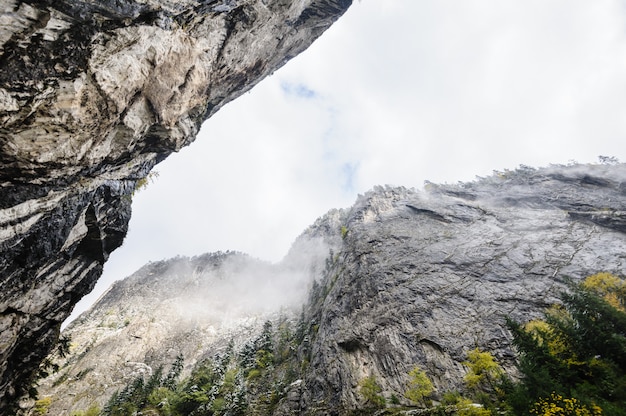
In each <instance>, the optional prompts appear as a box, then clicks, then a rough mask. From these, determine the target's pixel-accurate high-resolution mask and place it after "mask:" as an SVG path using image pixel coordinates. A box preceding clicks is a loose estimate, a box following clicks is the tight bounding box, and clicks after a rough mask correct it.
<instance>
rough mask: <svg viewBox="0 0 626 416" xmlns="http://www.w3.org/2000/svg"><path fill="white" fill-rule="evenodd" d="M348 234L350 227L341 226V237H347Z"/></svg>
mask: <svg viewBox="0 0 626 416" xmlns="http://www.w3.org/2000/svg"><path fill="white" fill-rule="evenodd" d="M347 236H348V227H346V226H345V225H342V226H341V238H343V239H345V238H346V237H347Z"/></svg>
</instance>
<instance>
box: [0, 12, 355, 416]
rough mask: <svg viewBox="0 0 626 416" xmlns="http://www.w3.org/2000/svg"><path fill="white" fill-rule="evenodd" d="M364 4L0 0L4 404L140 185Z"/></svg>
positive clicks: (81, 287)
mask: <svg viewBox="0 0 626 416" xmlns="http://www.w3.org/2000/svg"><path fill="white" fill-rule="evenodd" d="M350 3H351V1H350V0H298V1H296V0H142V1H133V0H122V1H119V0H115V1H113V0H98V1H92V0H79V1H74V0H55V1H51V0H24V1H21V0H0V22H1V24H0V56H1V58H0V247H1V252H0V285H1V287H2V293H1V294H0V332H1V334H2V341H1V343H0V412H1V413H4V412H3V410H2V409H4V408H5V407H6V406H7V404H8V403H9V402H11V401H13V400H14V399H15V397H17V396H19V395H20V394H21V393H23V391H24V389H25V388H26V387H27V386H28V385H29V384H30V383H31V379H32V376H33V371H34V370H35V369H36V368H37V365H38V364H39V362H40V361H41V359H42V358H43V357H44V356H45V355H46V354H47V353H48V352H49V351H50V349H51V347H52V346H53V344H54V343H55V341H56V339H57V336H58V330H59V326H60V324H61V322H62V321H63V320H64V319H65V318H66V317H67V316H68V314H69V312H70V311H71V309H72V307H73V305H74V304H75V303H76V302H77V301H78V300H79V299H80V298H81V297H82V296H83V295H84V294H85V293H87V292H89V291H90V289H91V288H92V287H93V285H94V283H95V281H96V279H97V278H98V277H99V275H100V274H101V270H102V265H103V263H104V262H105V261H106V259H107V257H108V255H109V253H110V252H111V251H112V250H114V249H115V248H116V247H118V246H119V245H120V244H121V243H122V241H123V239H124V235H125V233H126V229H127V225H128V220H129V217H130V211H131V210H130V204H131V198H132V193H133V190H134V189H135V186H136V183H137V181H139V180H141V179H142V178H144V177H145V176H146V175H147V174H148V172H149V171H150V169H151V168H152V167H153V166H154V165H155V164H156V163H158V162H159V161H161V160H163V159H164V158H165V157H167V155H168V154H170V153H171V152H175V151H177V150H179V149H180V148H181V147H183V146H185V145H187V144H189V143H190V142H192V141H193V139H194V137H195V135H196V133H197V131H198V129H199V126H200V124H201V123H202V121H204V120H205V119H207V118H208V117H210V116H211V115H212V114H213V113H215V112H216V111H217V110H218V109H219V108H220V107H221V106H223V105H224V104H225V103H227V102H228V101H230V100H232V99H234V98H236V97H237V96H238V95H240V94H242V93H243V92H245V91H247V90H248V89H250V88H251V87H252V86H253V85H255V84H256V83H257V82H258V81H259V80H261V79H262V78H263V77H265V76H267V75H268V74H270V73H272V72H273V71H275V70H276V69H277V68H278V67H280V66H281V65H283V64H284V63H285V62H286V61H287V60H289V59H290V58H291V57H293V56H295V55H296V54H298V53H299V52H301V51H302V50H304V49H305V48H306V47H307V46H308V45H309V44H310V43H311V42H312V41H313V40H314V39H315V38H317V37H318V36H319V35H320V34H321V33H322V32H323V31H324V30H325V29H326V28H327V27H328V26H329V25H330V24H332V23H333V22H334V21H335V20H336V19H337V18H338V17H339V16H340V15H341V14H342V13H343V12H344V11H345V10H346V9H347V7H348V6H349V5H350Z"/></svg>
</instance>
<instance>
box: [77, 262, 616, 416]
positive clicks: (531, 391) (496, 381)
mask: <svg viewBox="0 0 626 416" xmlns="http://www.w3.org/2000/svg"><path fill="white" fill-rule="evenodd" d="M561 299H562V304H559V305H558V306H553V307H551V308H549V309H548V310H547V311H546V313H545V318H544V319H543V320H534V321H531V322H528V323H525V324H521V323H517V322H514V321H512V320H508V321H507V325H508V327H509V329H510V330H511V332H512V334H513V338H514V340H513V343H514V345H515V346H516V348H517V351H518V363H519V367H518V369H519V371H520V373H521V378H520V379H519V380H518V381H513V380H512V379H510V378H509V377H508V376H507V375H506V373H505V372H504V371H503V369H502V367H501V366H500V365H499V364H498V363H497V362H496V360H495V359H494V357H493V356H492V355H491V354H490V353H488V352H485V351H481V350H479V349H474V350H470V351H468V353H467V361H466V362H465V363H464V365H465V366H466V368H467V375H466V377H465V379H464V382H465V389H464V391H462V392H445V393H442V392H440V394H439V395H438V396H437V397H438V398H439V401H438V402H435V405H433V402H432V401H431V399H432V398H433V393H434V389H433V384H432V383H431V381H430V379H429V378H428V376H427V375H426V373H425V372H424V371H423V370H421V369H420V368H419V367H414V369H413V370H411V371H410V372H409V374H408V380H409V382H408V383H407V384H406V391H405V392H404V399H408V400H409V402H410V403H411V404H408V403H407V402H406V400H404V401H402V402H401V401H400V400H399V399H398V397H396V396H395V395H394V396H391V397H386V396H385V394H384V392H383V390H382V389H381V388H380V385H379V382H378V380H377V378H376V377H375V376H374V375H370V376H367V377H364V378H363V379H361V381H360V382H359V383H358V386H356V387H355V388H356V389H357V391H358V394H359V395H360V396H361V399H362V407H361V408H359V409H351V410H350V409H346V411H345V412H346V413H350V414H374V413H377V414H401V413H403V412H406V411H408V410H411V409H415V408H421V409H423V410H422V411H423V412H426V413H424V414H432V415H462V416H463V415H469V416H472V415H474V416H488V415H495V414H509V415H528V414H531V415H543V416H557V415H567V416H569V415H572V416H574V415H576V416H597V415H616V416H619V415H626V410H625V409H626V281H625V280H623V279H620V278H617V277H615V276H613V275H610V274H608V273H599V274H596V275H593V276H590V277H588V278H587V279H585V281H584V282H582V283H581V284H578V285H572V287H571V290H570V292H568V293H564V294H562V298H561ZM315 336H316V328H315V325H311V324H308V325H307V323H306V322H305V319H304V315H303V316H302V317H301V319H300V320H299V321H298V322H290V321H288V320H286V319H280V320H278V321H276V322H275V323H274V324H273V323H272V322H271V321H267V322H266V323H265V325H264V327H263V330H262V332H261V333H260V334H259V335H258V336H257V337H256V338H255V339H254V340H251V341H249V342H248V343H246V344H244V345H243V346H241V348H240V349H239V350H238V351H235V348H234V346H233V344H232V343H231V344H230V345H229V347H228V348H227V349H226V350H225V351H223V352H221V353H220V354H217V355H215V356H214V357H212V358H210V359H207V360H205V361H203V362H202V363H201V364H200V365H198V366H197V367H196V368H195V370H194V371H193V372H192V374H191V375H190V376H189V377H187V378H185V379H183V380H180V381H177V377H178V375H179V373H180V369H181V368H182V357H180V358H179V359H178V360H177V361H176V362H175V363H174V365H173V366H172V369H171V370H170V371H169V372H168V373H167V374H165V375H164V374H163V371H162V370H161V369H158V370H156V371H155V372H154V373H153V374H152V375H151V376H150V377H148V378H146V379H144V378H141V377H139V378H137V379H136V380H134V381H132V382H131V383H129V384H128V385H127V386H126V388H124V389H123V390H121V391H120V392H118V393H116V394H114V395H113V396H112V397H111V398H110V399H109V401H108V403H107V405H106V406H105V407H104V408H103V409H102V411H100V414H101V415H107V416H108V415H111V416H118V415H120V416H121V415H131V414H153V415H168V416H170V415H171V416H174V415H176V416H177V415H268V414H275V413H274V412H276V411H277V409H278V410H281V409H279V407H280V406H281V405H282V406H283V407H282V412H280V411H279V412H277V413H278V414H285V412H287V413H288V412H289V406H285V402H286V401H289V397H288V395H289V392H290V391H293V390H296V389H299V388H300V387H301V383H302V378H303V374H304V372H305V371H306V369H307V365H308V361H307V360H306V359H305V358H306V355H307V354H308V353H310V351H307V345H308V343H309V342H310V340H311V338H313V337H315ZM94 410H95V409H94V408H93V407H92V408H91V409H88V410H87V411H85V412H79V413H76V414H75V416H86V415H92V414H96V413H94ZM355 412H356V413H355Z"/></svg>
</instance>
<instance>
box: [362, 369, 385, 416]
mask: <svg viewBox="0 0 626 416" xmlns="http://www.w3.org/2000/svg"><path fill="white" fill-rule="evenodd" d="M359 388H360V390H359V391H360V393H361V396H363V399H365V404H366V405H367V406H369V407H374V408H377V409H380V408H383V407H385V398H384V397H383V396H382V394H381V393H382V391H383V389H382V388H381V387H380V385H379V384H378V382H377V381H376V377H374V376H369V377H365V378H364V379H362V380H361V381H360V382H359Z"/></svg>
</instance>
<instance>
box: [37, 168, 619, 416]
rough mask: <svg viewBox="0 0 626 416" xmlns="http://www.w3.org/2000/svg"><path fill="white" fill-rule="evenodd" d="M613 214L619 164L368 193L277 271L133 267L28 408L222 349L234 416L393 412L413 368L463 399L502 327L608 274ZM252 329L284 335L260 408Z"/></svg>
mask: <svg viewBox="0 0 626 416" xmlns="http://www.w3.org/2000/svg"><path fill="white" fill-rule="evenodd" d="M624 206H626V165H625V164H597V165H571V166H551V167H547V168H542V169H533V168H529V167H521V168H519V169H517V170H513V171H504V172H496V173H494V175H493V176H490V177H486V178H479V179H477V180H476V181H474V182H470V183H460V184H456V185H447V184H445V185H436V184H432V183H427V184H426V186H425V189H424V190H423V191H418V190H414V189H407V188H401V187H400V188H398V187H389V186H387V187H377V188H375V189H374V190H372V191H370V192H368V193H366V194H365V195H362V196H360V197H359V198H358V200H357V201H356V203H355V204H354V206H352V207H351V208H349V209H346V210H333V211H331V212H329V213H328V214H327V215H326V216H324V217H322V218H320V219H319V220H318V221H317V222H316V223H315V224H314V225H312V226H311V227H310V228H309V229H307V230H306V231H305V233H304V234H303V235H302V236H301V237H300V238H299V239H298V241H297V242H296V243H295V244H294V247H293V249H292V250H291V251H290V253H289V254H288V255H287V256H286V257H285V260H284V261H283V262H282V263H281V264H277V265H269V264H265V263H263V262H259V261H258V260H254V259H251V258H249V257H246V256H244V255H241V254H237V253H228V254H210V255H203V256H199V257H196V258H192V259H186V258H178V259H173V260H170V261H166V262H158V263H152V264H148V265H146V266H145V267H144V268H142V269H141V270H140V271H138V272H137V273H136V274H134V275H133V276H131V277H129V278H128V279H125V280H124V281H121V282H118V283H116V284H115V285H114V286H113V287H112V288H111V289H110V290H109V292H107V294H105V295H104V296H103V297H102V298H101V299H100V301H99V302H98V303H97V304H96V305H94V307H93V308H92V309H90V310H89V311H87V312H86V313H84V314H83V315H81V317H80V318H79V319H78V320H77V321H75V322H74V323H72V325H71V326H70V327H68V329H67V331H66V335H69V336H71V339H72V343H73V344H74V346H73V347H72V348H71V351H70V355H69V356H68V357H67V358H66V359H64V360H61V361H60V364H61V366H62V368H61V370H60V371H59V372H58V373H57V374H56V375H54V376H52V378H50V379H48V380H47V381H45V382H44V385H43V386H42V393H43V394H44V395H49V396H48V397H50V400H51V407H50V409H51V412H52V413H50V414H63V412H67V410H68V409H70V408H71V406H72V405H76V406H77V407H76V408H81V406H82V409H86V407H87V406H88V405H89V403H93V402H95V401H97V402H99V403H100V404H103V403H104V402H105V401H106V399H107V397H103V396H106V394H108V393H109V392H110V391H111V390H114V389H120V388H121V387H122V386H123V385H124V384H125V383H129V382H130V381H132V379H133V377H136V376H137V375H138V374H140V373H141V372H142V371H144V372H146V374H153V373H154V371H156V370H155V369H156V368H158V366H167V365H169V364H170V363H172V362H173V361H174V359H175V356H176V355H177V354H178V353H182V354H183V356H184V357H185V360H186V361H185V362H186V367H185V371H184V372H183V374H182V376H183V377H188V376H189V374H190V373H191V372H192V369H193V368H194V366H196V368H197V365H200V364H202V363H203V362H204V360H206V359H209V358H210V357H222V361H223V357H224V355H221V356H220V354H224V351H226V350H227V349H228V348H230V349H231V350H234V351H235V352H234V353H229V354H231V355H228V356H229V357H231V356H232V354H235V356H237V357H239V358H238V359H239V360H240V361H238V363H234V361H232V360H234V359H232V360H231V358H229V360H231V361H228V363H229V364H228V365H227V366H226V367H224V370H223V372H224V371H226V370H228V369H230V370H232V371H233V374H238V377H239V378H235V380H239V381H238V383H241V385H242V386H243V387H242V389H241V392H244V393H245V392H246V391H247V393H246V394H247V396H245V395H244V396H245V397H246V398H247V399H246V400H248V401H247V403H248V408H247V410H246V412H247V413H245V414H275V415H287V414H311V415H313V414H349V413H350V412H353V411H356V410H357V409H359V408H361V407H363V406H364V397H363V394H362V393H360V391H361V387H360V386H361V385H362V383H363V380H366V379H368V378H372V379H375V380H376V383H377V384H378V386H379V387H380V389H381V391H380V394H381V395H382V396H384V397H386V398H387V399H391V400H393V401H396V402H397V403H407V401H406V399H405V397H404V392H405V391H406V388H407V387H406V386H407V384H408V382H409V372H410V371H411V370H412V369H413V368H415V367H416V366H419V367H420V368H422V369H424V370H425V371H426V373H427V375H428V377H429V378H430V379H431V380H432V382H433V384H434V387H435V393H434V398H435V399H441V397H442V396H443V394H444V393H446V392H451V391H458V390H462V389H463V377H464V376H465V374H466V373H467V367H466V366H465V365H464V364H463V363H464V361H466V359H467V352H468V351H470V350H472V349H474V348H477V347H478V348H480V349H482V350H486V351H489V352H490V353H491V354H492V355H493V356H494V357H495V358H496V360H497V361H498V362H499V363H500V364H501V365H502V366H503V368H504V369H505V370H506V371H507V372H508V373H509V374H510V375H511V376H513V377H515V376H516V370H515V362H514V360H515V352H514V350H513V348H512V346H511V338H512V337H511V334H510V333H509V331H508V330H507V328H506V325H505V318H506V317H510V318H512V319H514V320H516V321H519V322H527V321H529V320H531V319H534V318H538V317H541V316H542V313H543V311H544V309H545V308H546V307H548V306H550V305H553V304H555V303H558V302H559V296H560V293H561V292H562V291H564V290H566V289H567V285H568V283H569V282H570V281H574V282H575V281H579V280H581V279H582V278H584V277H586V276H589V275H591V274H594V273H597V272H601V271H602V272H609V273H612V274H615V275H621V276H623V275H624V271H625V270H624V264H625V260H626V254H625V253H626V212H625V211H624ZM295 270H299V272H297V273H296V272H294V271H295ZM243 282H245V283H243ZM252 282H259V284H260V286H257V283H252ZM268 282H272V283H271V284H270V285H269V286H267V283H268ZM218 287H219V289H218ZM306 287H308V295H307V296H306V301H305V300H304V299H305V296H304V292H305V288H306ZM251 294H253V296H252V298H251V297H250V295H251ZM281 294H282V296H279V295H281ZM292 294H293V295H292ZM295 294H297V295H295ZM277 298H278V299H282V302H277V301H276V299H277ZM285 303H286V304H285ZM281 304H284V305H285V307H284V308H283V311H282V313H281V311H280V306H279V305H281ZM181 305H182V306H181ZM299 305H302V308H301V309H300V306H299ZM235 311H236V312H235ZM266 322H270V323H273V327H274V328H278V327H280V328H292V329H290V331H292V332H291V333H293V334H299V335H297V336H295V335H294V336H292V337H287V338H288V339H289V345H290V347H289V349H288V350H287V352H286V353H285V354H284V356H282V355H281V360H280V362H278V361H276V365H275V367H271V366H269V367H265V366H264V367H262V370H263V372H262V377H266V379H263V380H267V382H266V384H267V385H268V386H269V385H270V384H271V385H273V386H274V387H272V388H273V390H272V394H273V396H271V397H272V398H273V399H272V401H271V406H270V407H268V406H269V404H267V403H266V402H263V400H261V399H262V397H266V396H262V395H264V394H266V390H261V389H260V387H259V386H261V385H263V383H261V382H260V381H258V379H257V378H252V379H250V377H249V376H250V374H254V375H255V377H260V376H258V375H257V374H256V373H252V372H251V371H252V370H251V368H252V367H250V368H248V367H246V364H245V360H243V359H242V358H241V357H245V355H246V348H248V349H250V348H257V350H256V351H257V353H258V351H260V349H259V347H255V346H257V344H258V342H257V341H258V339H259V338H258V337H259V336H260V335H259V334H262V333H263V331H267V332H269V330H268V328H271V326H268V324H266ZM285 322H287V324H284V323H285ZM281 325H282V326H281ZM277 339H278V338H274V345H277V343H278V341H276V340H277ZM229 345H230V347H228V346H229ZM265 348H267V347H265ZM276 351H278V350H276V349H275V354H277V352H276ZM281 351H282V350H281ZM281 354H282V353H281ZM219 360H220V359H219V358H214V361H213V362H218V361H219ZM225 365H226V364H225ZM233 366H234V367H233ZM259 371H260V370H259ZM226 372H227V371H226ZM272 372H274V374H273V375H272V374H271V373H272ZM244 376H245V377H244ZM233 377H235V376H233ZM83 380H84V381H83ZM246 383H252V384H246ZM255 383H256V384H255ZM272 383H274V384H272ZM246 386H247V387H246ZM244 387H245V388H247V390H245V389H244ZM244 393H242V394H244ZM267 397H270V396H267ZM207 400H209V399H207ZM211 400H216V399H215V398H213V399H211ZM242 400H243V399H242ZM268 400H269V399H268ZM220 403H221V402H220ZM221 404H223V403H221ZM55 406H57V407H55ZM259 406H265V407H259ZM58 409H63V410H58ZM259 409H262V410H259Z"/></svg>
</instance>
